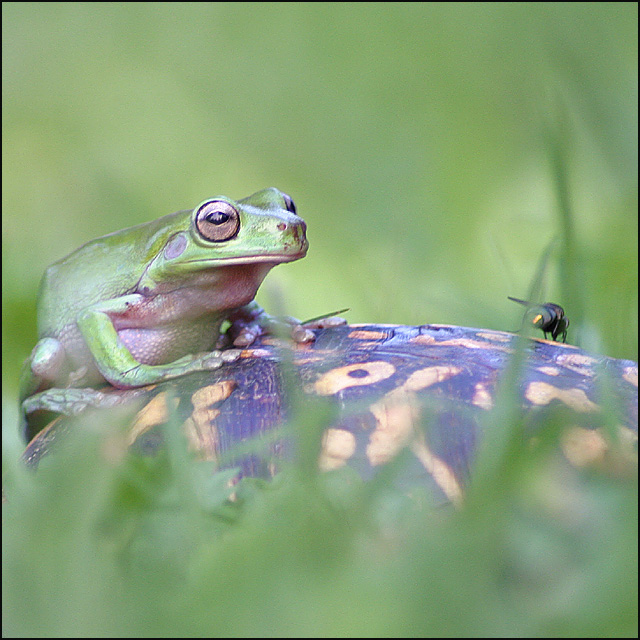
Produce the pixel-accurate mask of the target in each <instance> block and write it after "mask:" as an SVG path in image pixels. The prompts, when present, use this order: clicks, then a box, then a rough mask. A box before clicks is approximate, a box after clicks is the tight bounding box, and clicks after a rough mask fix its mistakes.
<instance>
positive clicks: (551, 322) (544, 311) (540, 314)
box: [507, 296, 569, 342]
mask: <svg viewBox="0 0 640 640" xmlns="http://www.w3.org/2000/svg"><path fill="white" fill-rule="evenodd" d="M507 298H509V300H513V301H514V302H517V303H518V304H521V305H524V306H525V307H527V310H526V311H525V315H524V318H523V320H522V322H523V324H524V322H525V321H526V320H527V319H528V320H529V322H531V324H532V325H533V326H534V327H538V329H541V330H542V331H543V332H544V337H545V338H546V337H547V333H550V334H551V339H552V340H555V341H557V340H558V336H562V342H566V341H567V328H568V327H569V318H567V317H565V315H564V309H563V308H562V307H561V306H560V305H559V304H553V302H545V303H544V304H536V303H534V302H527V301H526V300H519V299H518V298H512V297H511V296H507Z"/></svg>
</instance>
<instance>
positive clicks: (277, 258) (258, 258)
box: [182, 249, 307, 267]
mask: <svg viewBox="0 0 640 640" xmlns="http://www.w3.org/2000/svg"><path fill="white" fill-rule="evenodd" d="M306 255H307V250H306V249H305V250H304V251H299V252H298V253H292V254H282V253H277V254H273V255H255V256H242V257H239V258H207V259H205V260H185V261H184V262H183V263H182V264H200V265H205V264H210V265H211V266H212V267H215V266H222V265H224V266H226V265H234V264H255V263H258V262H273V263H274V264H280V263H282V262H293V261H294V260H299V259H300V258H304V257H305V256H306Z"/></svg>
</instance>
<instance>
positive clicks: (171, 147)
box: [2, 3, 637, 419]
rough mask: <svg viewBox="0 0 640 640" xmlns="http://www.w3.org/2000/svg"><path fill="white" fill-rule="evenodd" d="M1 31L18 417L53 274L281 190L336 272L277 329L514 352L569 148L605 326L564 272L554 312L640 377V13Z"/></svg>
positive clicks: (474, 14) (303, 282)
mask: <svg viewBox="0 0 640 640" xmlns="http://www.w3.org/2000/svg"><path fill="white" fill-rule="evenodd" d="M2 17H3V27H2V30H3V134H4V135H3V160H4V162H3V194H2V200H3V213H4V215H3V239H2V240H3V252H2V259H3V320H4V322H3V363H4V364H3V382H4V383H5V385H4V387H3V388H4V389H5V400H6V399H7V397H8V398H9V400H8V403H9V405H13V402H14V394H15V390H16V384H17V377H18V369H19V365H20V363H21V362H22V360H23V359H24V358H25V357H26V355H27V354H28V353H29V351H30V349H31V347H32V346H33V345H34V343H35V341H36V328H35V299H36V291H37V286H38V282H39V279H40V277H41V275H42V272H43V270H44V268H45V267H46V266H47V265H48V264H50V263H51V262H53V261H54V260H56V259H58V258H60V257H62V256H64V255H65V254H66V253H68V252H69V251H71V250H73V249H75V248H76V247H78V246H79V245H80V244H82V243H83V242H85V241H87V240H89V239H92V238H95V237H97V236H99V235H102V234H104V233H108V232H111V231H114V230H117V229H120V228H123V227H126V226H130V225H133V224H137V223H140V222H143V221H147V220H151V219H153V218H156V217H159V216H161V215H164V214H166V213H170V212H172V211H175V210H178V209H182V208H189V207H192V206H194V205H195V204H197V203H198V202H200V201H201V200H203V199H204V198H207V197H210V196H213V195H218V194H225V195H228V196H230V197H233V198H241V197H244V196H246V195H249V194H251V193H253V192H254V191H257V190H259V189H262V188H264V187H267V186H277V187H278V188H280V189H282V190H283V191H286V192H288V193H289V194H290V195H291V196H292V197H293V198H294V200H295V202H296V204H297V206H298V210H299V212H300V214H301V215H302V216H303V217H304V218H305V220H306V221H307V223H308V228H309V239H310V243H311V249H310V252H309V255H308V257H307V258H306V259H305V260H303V261H301V262H299V263H295V264H292V265H287V266H285V267H280V268H278V269H276V270H275V271H274V272H273V273H272V274H271V275H270V276H269V277H268V279H267V282H266V283H265V285H264V286H263V289H262V290H261V292H260V293H259V301H260V302H261V303H262V304H263V305H265V306H266V307H268V308H270V309H272V310H273V308H274V306H275V307H278V309H277V310H278V311H286V312H287V313H290V314H292V315H296V316H298V317H300V318H303V319H304V318H309V317H312V316H316V315H320V314H322V313H325V312H330V311H333V310H335V309H339V308H342V307H350V308H351V311H350V312H349V313H348V314H347V318H348V319H349V320H350V321H351V322H393V323H406V324H418V323H428V322H433V323H450V324H461V325H466V326H480V327H490V328H495V329H505V330H512V329H515V328H517V327H518V326H519V320H520V317H521V309H520V308H518V307H517V306H516V305H514V304H513V303H511V302H509V301H508V300H507V299H506V296H507V295H513V296H518V297H525V296H526V295H527V291H528V287H529V285H530V282H531V279H532V278H533V275H534V272H535V268H536V264H537V261H538V259H539V258H540V256H541V254H542V253H543V251H544V249H545V248H546V247H547V246H548V244H549V242H550V241H551V240H552V239H553V238H554V237H558V236H559V235H560V224H559V216H558V198H557V195H558V194H557V189H556V186H555V178H554V170H553V167H552V163H551V162H550V154H549V147H550V141H551V143H555V142H556V141H558V140H560V141H561V145H562V150H563V154H564V157H565V161H566V173H567V175H566V185H567V190H568V194H569V198H570V204H571V210H572V212H573V215H574V225H575V235H576V247H577V259H578V262H577V273H578V280H579V284H580V286H581V287H582V288H583V290H582V291H581V292H580V296H581V300H582V302H581V308H580V309H572V308H571V305H570V301H571V298H572V296H573V295H574V294H575V292H567V291H566V287H565V289H563V279H562V277H559V275H558V254H557V253H555V254H553V256H552V258H551V261H550V264H549V269H548V270H547V274H546V278H545V283H544V291H543V298H544V299H545V300H552V301H554V302H559V303H560V304H563V305H564V306H565V308H566V311H567V313H568V315H569V317H573V319H574V324H573V326H572V328H571V331H570V341H571V342H573V343H574V344H575V343H579V344H580V345H581V346H584V347H585V348H588V349H591V350H594V351H597V352H601V353H605V354H607V355H610V356H616V357H626V358H633V359H636V358H637V335H636V334H637V320H636V318H637V293H636V292H637V218H636V206H637V178H636V175H637V126H636V122H637V121H636V118H637V42H636V36H637V6H636V5H635V4H634V3H571V4H555V3H553V4H551V3H541V4H538V3H535V4H521V3H514V4H510V3H500V4H415V3H411V4H401V3H393V4H384V3H383V4H378V3H373V4H359V3H354V4H349V3H348V4H332V3H329V4H327V3H313V4H304V3H303V4H298V3H291V4H289V3H283V4H261V3H258V4H252V3H248V4H243V3H233V4H224V3H223V4H219V3H211V4H210V3H179V4H176V3H154V4H147V3H60V4H58V3H42V4H40V3H3V7H2ZM90 269H91V266H90V265H87V271H88V273H89V272H90ZM92 277H95V276H92ZM565 284H566V283H565ZM576 314H578V316H576ZM7 394H8V395H7ZM3 404H4V405H5V407H7V406H8V405H7V402H4V403H3ZM9 413H10V415H11V419H13V412H12V410H10V411H9ZM5 416H6V414H5Z"/></svg>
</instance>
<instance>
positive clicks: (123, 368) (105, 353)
mask: <svg viewBox="0 0 640 640" xmlns="http://www.w3.org/2000/svg"><path fill="white" fill-rule="evenodd" d="M146 302H147V301H146V300H145V299H144V297H143V296H141V295H139V294H130V295H126V296H121V297H120V298H115V299H113V300H108V301H106V302H104V303H100V304H97V305H95V306H93V307H90V308H89V309H86V310H85V311H84V312H83V313H81V314H80V316H79V317H78V320H77V324H78V328H79V329H80V332H81V333H82V336H83V338H84V340H85V342H86V344H87V346H88V347H89V350H90V352H91V355H92V356H93V359H94V361H95V364H96V366H97V368H98V370H99V371H100V373H101V374H102V376H103V377H104V378H105V380H107V381H108V382H110V383H111V384H112V385H113V386H114V387H117V388H119V389H130V388H133V387H141V386H144V385H148V384H155V383H157V382H162V381H164V380H168V379H170V378H177V377H179V376H183V375H186V374H188V373H192V372H194V371H204V370H209V369H217V368H218V367H220V366H221V365H222V364H223V363H224V362H233V361H235V360H237V359H238V357H239V355H240V353H239V351H237V350H233V349H230V350H227V351H224V352H220V351H210V352H207V353H201V354H189V355H185V356H184V357H182V358H179V359H178V360H175V361H173V362H169V363H167V364H159V365H149V364H143V363H141V362H139V361H138V360H136V358H134V356H133V355H132V354H131V352H130V351H129V349H128V348H127V346H126V345H125V344H124V343H123V342H122V340H121V339H120V337H119V336H118V332H117V330H116V328H115V326H114V323H113V321H112V319H111V316H114V317H117V316H121V317H126V316H127V314H131V315H133V314H135V310H136V308H139V307H141V306H142V305H144V304H146Z"/></svg>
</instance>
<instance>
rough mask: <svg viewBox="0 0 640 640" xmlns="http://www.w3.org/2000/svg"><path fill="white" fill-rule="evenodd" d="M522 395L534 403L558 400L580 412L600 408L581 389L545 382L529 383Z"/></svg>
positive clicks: (542, 403) (540, 403)
mask: <svg viewBox="0 0 640 640" xmlns="http://www.w3.org/2000/svg"><path fill="white" fill-rule="evenodd" d="M524 395H525V397H526V398H527V400H529V402H531V403H532V404H536V405H547V404H549V403H550V402H551V401H552V400H560V401H561V402H564V404H566V405H567V406H568V407H571V408H572V409H574V410H575V411H579V412H581V413H586V412H588V411H599V410H600V407H598V405H597V404H595V403H594V402H591V400H589V398H588V397H587V394H586V393H585V392H584V391H583V390H582V389H576V388H571V389H558V388H557V387H554V386H553V385H552V384H549V383H547V382H531V383H529V386H528V387H527V390H526V392H525V394H524Z"/></svg>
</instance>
